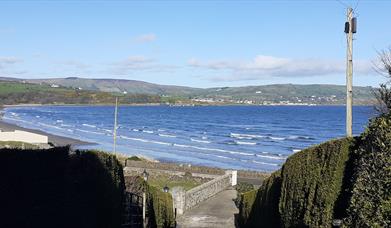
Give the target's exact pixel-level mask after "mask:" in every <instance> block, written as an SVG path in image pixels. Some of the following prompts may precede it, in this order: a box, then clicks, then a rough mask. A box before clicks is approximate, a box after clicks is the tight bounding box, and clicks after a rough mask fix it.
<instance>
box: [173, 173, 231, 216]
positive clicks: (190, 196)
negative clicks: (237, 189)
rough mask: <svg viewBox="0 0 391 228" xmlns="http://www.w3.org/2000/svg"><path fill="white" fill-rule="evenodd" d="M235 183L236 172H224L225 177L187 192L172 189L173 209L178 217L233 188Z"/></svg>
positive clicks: (217, 178)
mask: <svg viewBox="0 0 391 228" xmlns="http://www.w3.org/2000/svg"><path fill="white" fill-rule="evenodd" d="M236 183H237V171H226V174H225V175H223V176H219V177H216V178H214V179H213V180H211V181H209V182H206V183H204V184H202V185H200V186H197V187H195V188H192V189H190V190H189V191H187V192H185V191H184V190H183V189H173V191H172V195H173V199H174V208H176V210H177V213H178V215H181V214H183V213H184V212H185V211H187V210H189V209H191V208H193V207H195V206H197V205H198V204H200V203H201V202H203V201H205V200H207V199H209V198H210V197H212V196H214V195H216V194H217V193H219V192H221V191H223V190H225V189H227V188H228V187H230V186H235V185H236Z"/></svg>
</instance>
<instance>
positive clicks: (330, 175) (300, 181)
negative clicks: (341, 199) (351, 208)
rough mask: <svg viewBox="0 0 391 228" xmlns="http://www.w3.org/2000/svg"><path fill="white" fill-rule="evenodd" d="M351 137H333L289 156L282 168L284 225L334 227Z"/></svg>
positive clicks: (281, 201) (282, 214)
mask: <svg viewBox="0 0 391 228" xmlns="http://www.w3.org/2000/svg"><path fill="white" fill-rule="evenodd" d="M350 146H351V140H349V139H341V140H333V141H329V142H326V143H323V144H320V145H318V146H314V147H310V148H308V149H306V150H303V151H301V152H299V153H296V154H294V155H292V156H291V157H289V158H288V159H287V161H286V163H285V164H284V166H283V168H282V170H281V178H282V184H281V198H280V203H279V210H280V214H281V221H282V224H283V226H285V227H298V226H300V227H302V226H310V227H331V224H332V219H333V212H334V204H335V201H336V200H337V198H338V195H339V193H340V190H341V186H342V181H343V174H344V171H345V165H346V162H347V160H348V158H349V148H350Z"/></svg>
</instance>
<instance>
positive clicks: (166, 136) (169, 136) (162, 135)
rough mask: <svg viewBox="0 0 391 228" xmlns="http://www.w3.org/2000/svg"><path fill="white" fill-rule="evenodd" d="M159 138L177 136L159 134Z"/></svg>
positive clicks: (173, 136)
mask: <svg viewBox="0 0 391 228" xmlns="http://www.w3.org/2000/svg"><path fill="white" fill-rule="evenodd" d="M159 136H162V137H168V138H176V136H175V135H168V134H159Z"/></svg>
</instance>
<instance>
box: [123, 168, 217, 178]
mask: <svg viewBox="0 0 391 228" xmlns="http://www.w3.org/2000/svg"><path fill="white" fill-rule="evenodd" d="M144 170H146V171H147V172H148V173H153V172H156V173H166V174H170V175H176V176H184V175H185V174H186V172H183V171H173V170H164V169H152V168H139V167H130V166H126V167H125V168H124V175H125V176H126V175H131V174H132V172H136V173H138V174H141V173H142V172H143V171H144ZM191 176H192V177H201V178H208V179H214V178H217V177H220V176H221V175H212V174H205V173H191Z"/></svg>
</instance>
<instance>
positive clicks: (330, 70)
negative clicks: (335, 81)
mask: <svg viewBox="0 0 391 228" xmlns="http://www.w3.org/2000/svg"><path fill="white" fill-rule="evenodd" d="M188 64H189V66H192V67H195V68H200V69H208V70H214V71H223V72H225V74H224V75H227V73H226V72H229V74H228V75H229V76H225V77H221V76H217V77H212V78H210V79H211V80H213V81H216V80H225V81H244V80H258V79H263V78H265V77H311V76H322V75H332V74H340V73H344V72H345V67H346V64H345V62H344V61H343V60H341V61H339V60H327V59H292V58H280V57H274V56H265V55H258V56H256V57H255V58H254V59H253V60H251V61H227V60H219V61H210V62H201V61H199V60H197V59H190V60H189V62H188ZM354 72H355V73H358V74H369V73H371V72H373V70H372V64H371V62H369V61H355V62H354Z"/></svg>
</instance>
